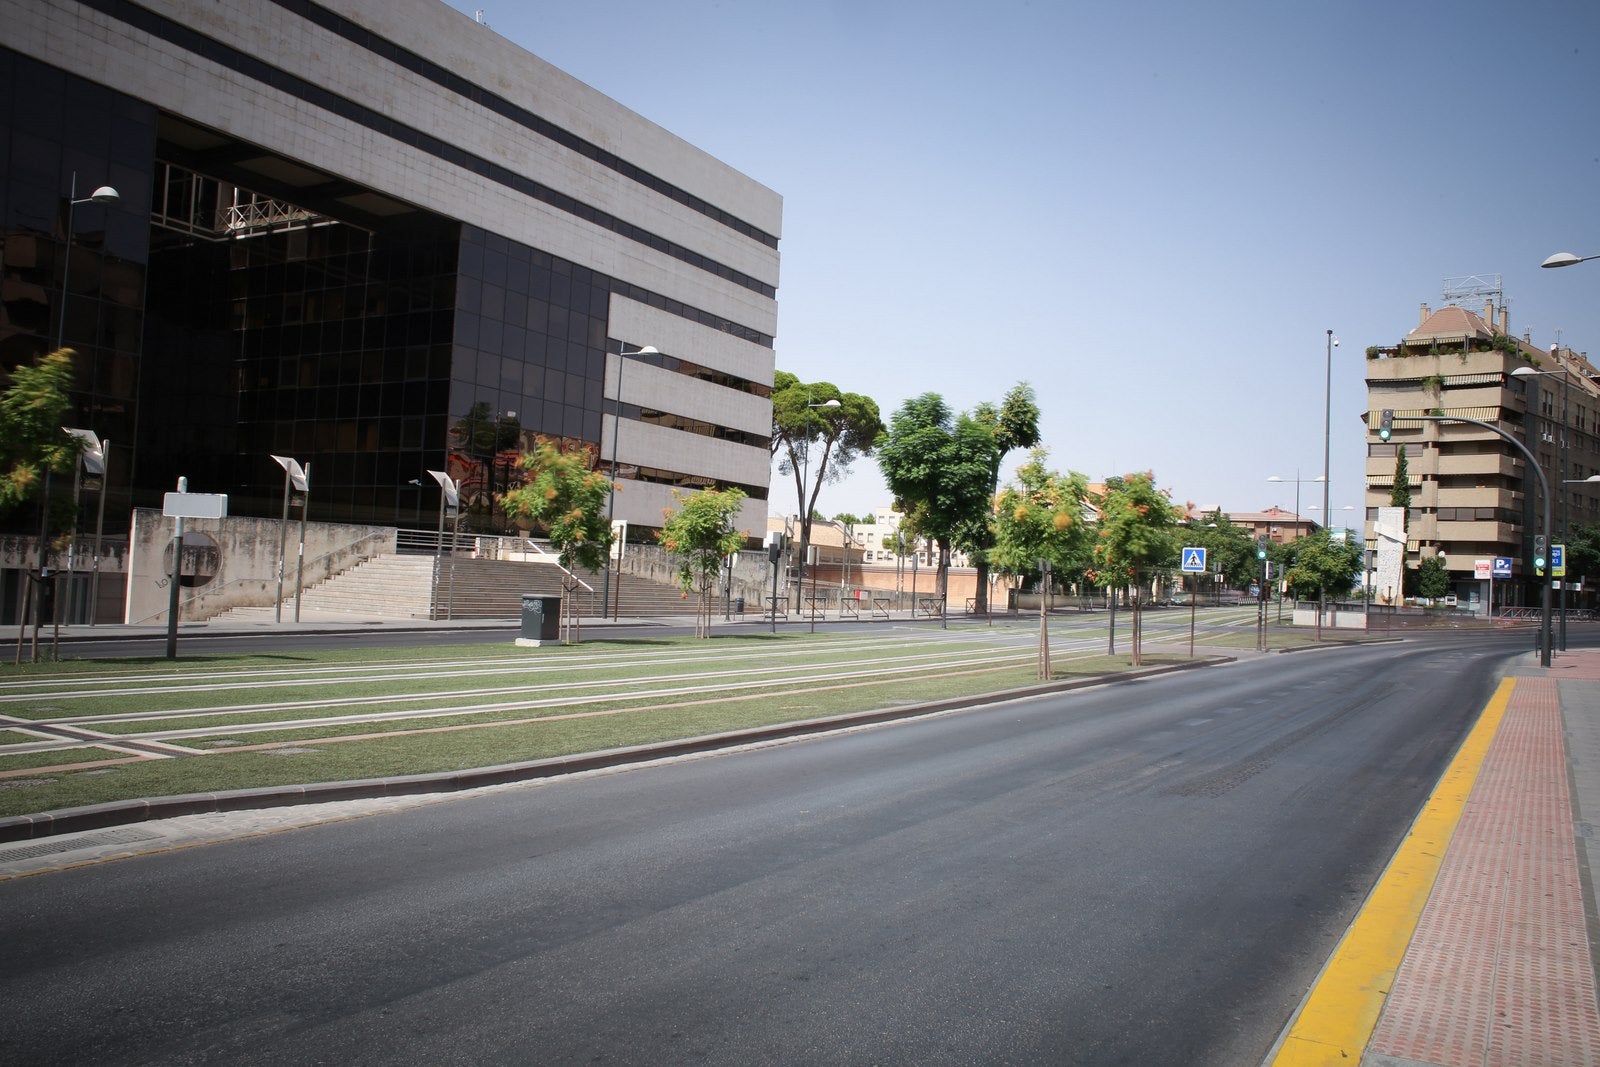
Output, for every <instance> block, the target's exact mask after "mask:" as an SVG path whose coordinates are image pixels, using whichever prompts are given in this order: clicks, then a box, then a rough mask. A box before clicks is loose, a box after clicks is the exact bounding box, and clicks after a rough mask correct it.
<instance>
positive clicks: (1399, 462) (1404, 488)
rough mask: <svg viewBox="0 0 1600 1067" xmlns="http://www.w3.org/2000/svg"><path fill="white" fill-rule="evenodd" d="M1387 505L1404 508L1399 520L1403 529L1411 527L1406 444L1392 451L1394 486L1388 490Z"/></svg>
mask: <svg viewBox="0 0 1600 1067" xmlns="http://www.w3.org/2000/svg"><path fill="white" fill-rule="evenodd" d="M1389 506H1390V507H1396V508H1404V509H1405V513H1404V514H1402V515H1401V517H1400V522H1401V525H1402V526H1404V528H1405V529H1407V530H1409V529H1410V528H1411V472H1410V471H1409V470H1407V469H1406V446H1405V445H1401V446H1400V447H1399V448H1397V449H1396V450H1395V453H1394V486H1393V487H1392V488H1391V489H1390V490H1389Z"/></svg>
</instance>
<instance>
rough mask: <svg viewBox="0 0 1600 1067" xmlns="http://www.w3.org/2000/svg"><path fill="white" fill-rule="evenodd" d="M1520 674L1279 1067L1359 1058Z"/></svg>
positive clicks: (1401, 854)
mask: <svg viewBox="0 0 1600 1067" xmlns="http://www.w3.org/2000/svg"><path fill="white" fill-rule="evenodd" d="M1515 688H1516V679H1514V678H1506V679H1504V680H1502V681H1501V683H1500V686H1499V688H1497V689H1496V690H1495V693H1494V696H1493V697H1491V698H1490V699H1489V703H1488V704H1487V705H1486V706H1485V707H1484V709H1483V713H1482V714H1481V715H1479V716H1478V721H1477V724H1476V725H1474V726H1473V728H1472V730H1471V732H1469V733H1468V734H1467V738H1466V740H1465V741H1463V742H1462V743H1461V748H1460V750H1459V751H1457V752H1456V755H1455V758H1454V759H1452V760H1451V761H1450V766H1449V767H1448V768H1446V770H1445V772H1444V775H1443V776H1442V777H1441V778H1440V779H1439V785H1438V786H1437V787H1436V788H1435V789H1434V791H1433V795H1432V796H1430V797H1429V798H1428V802H1427V803H1426V804H1424V805H1423V806H1422V811H1421V812H1420V813H1419V814H1418V815H1417V818H1416V821H1415V822H1414V823H1412V824H1411V831H1410V832H1409V833H1408V834H1406V838H1405V840H1404V841H1402V842H1401V843H1400V847H1399V848H1398V849H1397V850H1396V851H1395V854H1394V858H1393V859H1391V860H1390V861H1389V866H1388V867H1387V868H1386V869H1385V870H1384V872H1383V875H1382V876H1381V877H1380V878H1379V879H1378V884H1377V885H1375V886H1373V888H1372V892H1371V894H1370V895H1368V897H1367V901H1366V903H1365V904H1363V905H1362V907H1361V912H1360V913H1359V914H1358V915H1357V916H1356V919H1355V922H1354V923H1352V924H1351V925H1350V929H1349V930H1347V931H1346V932H1345V935H1344V939H1343V940H1342V941H1340V942H1339V947H1338V948H1336V949H1335V950H1334V952H1333V955H1332V956H1331V957H1330V958H1329V960H1328V963H1327V965H1326V966H1325V967H1323V969H1322V974H1321V975H1320V976H1319V977H1318V978H1317V981H1316V984H1315V985H1313V986H1312V987H1311V992H1310V993H1309V994H1308V995H1307V996H1306V999H1305V1002H1304V1003H1303V1004H1302V1005H1301V1006H1300V1011H1299V1012H1298V1013H1297V1014H1296V1016H1295V1018H1294V1020H1293V1021H1292V1022H1291V1023H1290V1025H1289V1029H1288V1032H1287V1033H1286V1034H1285V1035H1284V1037H1283V1040H1282V1041H1281V1042H1280V1044H1279V1047H1278V1051H1277V1055H1276V1056H1274V1057H1273V1059H1272V1061H1271V1062H1272V1065H1273V1067H1302V1065H1315V1064H1342V1065H1344V1067H1349V1065H1350V1064H1353V1063H1358V1062H1360V1060H1361V1054H1362V1052H1363V1051H1364V1050H1365V1049H1366V1047H1367V1042H1368V1041H1369V1040H1371V1038H1372V1032H1373V1030H1374V1029H1376V1027H1377V1025H1378V1015H1379V1013H1380V1012H1381V1011H1382V1010H1383V1003H1384V999H1385V998H1386V997H1387V996H1388V995H1389V990H1390V988H1391V987H1392V986H1393V984H1394V977H1395V974H1396V973H1397V972H1398V971H1399V969H1400V961H1401V960H1402V959H1403V958H1404V956H1405V952H1406V946H1407V945H1409V944H1410V943H1411V936H1412V934H1413V933H1415V932H1416V928H1417V922H1418V920H1419V919H1420V918H1421V916H1422V908H1423V906H1424V905H1425V904H1427V902H1428V895H1429V894H1430V893H1431V892H1433V883H1434V881H1435V879H1436V878H1437V877H1438V874H1439V867H1440V864H1441V863H1443V861H1444V853H1445V849H1446V848H1448V847H1449V844H1450V838H1451V837H1452V836H1453V835H1454V834H1455V831H1456V824H1457V823H1458V822H1460V821H1461V813H1462V810H1463V809H1464V808H1465V807H1466V804H1467V797H1468V796H1469V795H1470V794H1471V793H1472V786H1473V783H1474V782H1476V781H1477V778H1478V771H1479V770H1480V769H1481V768H1482V767H1483V761H1484V758H1485V756H1487V755H1488V752H1489V744H1490V742H1492V741H1493V740H1494V735H1495V732H1496V731H1497V730H1498V729H1499V728H1500V720H1501V719H1502V718H1504V717H1505V713H1506V707H1507V705H1509V704H1510V703H1511V693H1512V691H1513V690H1514V689H1515Z"/></svg>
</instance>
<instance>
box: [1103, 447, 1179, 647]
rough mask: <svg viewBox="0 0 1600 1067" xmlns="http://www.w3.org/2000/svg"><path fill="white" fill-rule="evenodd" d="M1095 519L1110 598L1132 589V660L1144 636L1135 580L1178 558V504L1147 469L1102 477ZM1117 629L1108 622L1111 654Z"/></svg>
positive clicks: (1138, 580)
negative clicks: (1098, 509) (1176, 504)
mask: <svg viewBox="0 0 1600 1067" xmlns="http://www.w3.org/2000/svg"><path fill="white" fill-rule="evenodd" d="M1094 502H1095V504H1096V505H1097V506H1098V507H1099V508H1100V522H1099V524H1098V529H1097V530H1096V531H1095V543H1094V562H1095V572H1096V574H1097V575H1098V576H1099V577H1100V580H1101V581H1102V582H1103V583H1104V584H1106V585H1108V586H1110V587H1111V593H1112V603H1113V604H1115V603H1116V594H1117V592H1118V591H1119V590H1122V589H1125V588H1130V587H1131V588H1132V589H1134V590H1135V592H1134V595H1133V597H1132V602H1133V635H1132V640H1131V645H1130V647H1131V648H1132V651H1133V665H1134V666H1135V667H1137V666H1140V665H1141V663H1142V662H1143V649H1142V647H1141V646H1142V644H1143V638H1142V635H1141V634H1140V632H1139V626H1140V618H1139V608H1140V604H1139V600H1140V598H1139V596H1138V593H1137V591H1136V590H1137V589H1138V585H1139V582H1140V581H1141V580H1143V579H1145V578H1148V577H1149V576H1150V575H1151V573H1152V572H1154V571H1155V570H1157V569H1164V568H1171V567H1173V566H1175V565H1176V563H1177V560H1178V550H1179V549H1180V548H1181V547H1182V546H1181V545H1180V544H1179V543H1178V541H1179V538H1178V530H1179V526H1178V517H1179V515H1178V509H1177V508H1176V507H1174V506H1173V504H1172V501H1171V500H1170V499H1168V497H1167V494H1166V493H1165V492H1164V491H1162V490H1159V489H1157V488H1156V485H1155V476H1154V475H1153V474H1151V473H1149V472H1143V473H1138V474H1129V475H1126V476H1124V477H1118V478H1107V479H1106V488H1105V492H1104V493H1102V494H1101V495H1100V496H1099V497H1097V498H1095V501H1094ZM1116 641H1117V632H1116V626H1115V623H1113V624H1112V626H1111V631H1110V637H1109V641H1108V643H1107V649H1108V654H1109V655H1115V654H1116V647H1117V645H1116Z"/></svg>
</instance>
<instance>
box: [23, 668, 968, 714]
mask: <svg viewBox="0 0 1600 1067" xmlns="http://www.w3.org/2000/svg"><path fill="white" fill-rule="evenodd" d="M994 651H995V650H994V649H993V648H992V647H985V646H973V647H971V648H956V649H952V648H949V647H948V646H947V647H944V648H941V649H939V650H938V651H934V652H926V653H919V654H917V655H915V656H911V657H908V656H905V655H901V656H882V657H874V658H862V656H859V655H858V656H855V657H850V658H847V659H844V660H839V659H838V658H837V657H829V658H825V659H821V660H813V661H811V662H810V663H808V664H805V665H803V666H797V665H796V664H793V663H784V664H775V665H768V666H762V667H747V668H742V669H739V670H732V671H727V670H722V671H705V672H696V673H682V672H677V673H673V674H655V675H642V676H641V675H637V674H632V673H629V672H620V673H613V674H610V675H608V676H606V677H602V678H597V679H594V680H590V681H581V680H578V679H574V678H565V679H557V680H554V681H551V682H548V683H545V684H541V685H533V686H530V685H526V684H518V685H506V686H495V687H485V686H477V687H474V688H471V689H461V688H447V689H434V688H432V687H431V686H429V685H426V684H424V685H421V686H416V685H415V684H414V683H415V681H416V680H414V679H412V680H406V679H400V680H394V681H392V682H391V684H388V685H381V686H374V687H370V688H368V689H365V690H361V691H358V692H356V693H354V694H352V695H350V696H345V697H336V696H327V697H323V698H320V699H315V700H292V701H276V702H271V703H258V704H221V703H218V704H202V705H201V706H199V707H195V708H190V709H185V708H181V707H180V708H175V707H172V706H171V704H170V702H169V703H167V704H165V705H162V706H159V707H155V708H149V709H145V710H138V711H126V710H118V711H115V712H108V713H100V714H93V713H90V714H84V713H82V712H84V710H85V709H83V708H82V707H79V708H77V709H75V710H76V711H78V712H79V714H72V715H64V714H59V712H61V711H63V710H65V709H62V708H52V709H49V710H51V711H53V712H57V713H58V714H52V715H49V716H40V717H38V718H36V719H34V720H32V721H36V722H41V723H51V724H63V725H65V724H72V725H95V726H100V727H102V728H103V729H104V730H105V731H106V732H116V733H126V732H132V731H129V730H122V729H118V727H117V725H115V724H119V723H133V724H138V723H141V722H144V721H148V720H157V719H166V718H172V717H178V716H203V715H225V716H236V715H243V714H261V713H266V714H269V715H270V714H271V713H274V712H284V713H295V712H298V711H302V710H304V709H306V708H337V707H346V706H352V705H374V704H395V703H398V704H404V703H408V702H411V703H417V702H423V701H438V700H451V699H457V698H460V697H472V696H483V695H490V694H497V693H521V694H525V693H538V692H551V691H559V692H562V693H569V692H571V691H573V690H575V689H596V688H601V687H608V686H610V687H614V686H616V685H617V684H619V683H626V684H630V685H637V684H650V683H654V682H658V681H661V680H663V679H672V680H694V679H702V678H720V677H733V676H738V675H747V676H752V677H754V676H758V675H781V676H786V677H792V676H794V675H795V674H796V672H797V671H798V670H802V669H804V668H805V667H817V666H821V667H827V666H830V665H832V664H834V663H838V662H842V663H847V664H850V665H853V666H857V667H872V666H875V665H878V664H884V663H905V662H906V661H907V660H908V659H921V660H924V661H927V662H930V663H937V662H940V661H944V660H949V659H952V658H957V657H970V656H972V655H975V654H981V653H990V654H992V653H993V652H994ZM585 673H590V672H585ZM496 677H503V676H496ZM407 681H410V682H411V683H412V684H413V688H411V689H409V690H407V691H404V692H399V693H387V692H385V690H388V689H391V688H392V687H393V686H396V685H401V684H405V683H406V682H407ZM283 688H285V689H287V690H289V691H291V692H292V691H294V690H295V689H297V688H298V687H296V686H285V687H283ZM358 689H359V687H358ZM207 692H208V693H210V694H212V695H215V696H217V697H219V698H220V697H225V696H227V695H228V693H229V691H228V690H227V689H225V688H221V687H218V688H214V689H209V690H207ZM107 699H108V698H104V697H98V696H97V697H94V698H92V699H90V700H88V701H78V703H79V704H82V703H85V702H88V703H93V702H95V701H105V700H107ZM17 717H18V716H13V718H17Z"/></svg>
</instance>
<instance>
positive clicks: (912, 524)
mask: <svg viewBox="0 0 1600 1067" xmlns="http://www.w3.org/2000/svg"><path fill="white" fill-rule="evenodd" d="M993 453H994V434H993V433H992V432H991V430H990V429H989V428H988V427H987V426H984V425H982V424H981V423H979V422H978V421H977V420H975V419H973V418H971V417H970V416H967V415H961V416H957V415H956V414H954V413H953V412H952V411H951V410H950V407H949V405H948V404H946V403H945V402H944V398H943V397H941V396H940V395H939V394H938V393H923V394H922V395H921V396H917V397H912V398H911V399H910V400H907V401H906V402H905V403H904V404H902V405H900V410H899V411H897V412H895V414H894V417H893V418H892V419H891V420H890V421H889V431H888V433H887V434H885V435H884V437H883V440H882V442H881V443H880V444H879V445H878V466H879V468H880V469H881V470H882V471H883V477H884V481H885V482H887V483H888V486H889V492H891V493H892V494H894V499H895V510H896V511H899V512H900V513H901V514H902V515H904V516H905V522H904V525H905V526H906V527H907V528H908V529H910V530H913V531H915V533H916V535H917V536H918V537H926V538H929V539H931V540H932V541H933V543H934V544H935V546H937V548H938V550H939V569H938V589H939V595H940V596H941V597H944V596H947V595H948V593H949V578H950V550H951V548H952V547H953V546H954V545H955V544H956V542H957V539H958V538H963V537H965V536H967V535H969V534H970V532H971V531H972V530H973V529H974V528H976V527H979V526H982V525H985V524H986V523H987V522H988V521H989V509H990V507H991V501H992V495H991V493H990V486H991V485H992V482H991V471H992V463H991V461H992V458H993Z"/></svg>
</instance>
